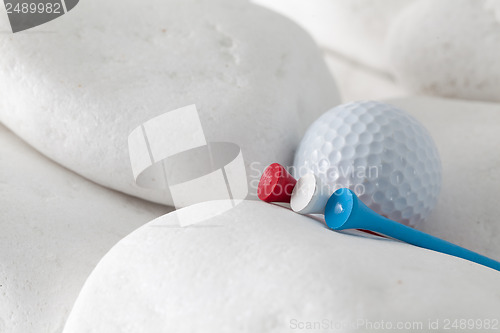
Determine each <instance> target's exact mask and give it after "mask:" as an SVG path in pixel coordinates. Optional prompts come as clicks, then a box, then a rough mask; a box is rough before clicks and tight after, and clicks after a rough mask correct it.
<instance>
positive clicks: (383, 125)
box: [294, 101, 441, 226]
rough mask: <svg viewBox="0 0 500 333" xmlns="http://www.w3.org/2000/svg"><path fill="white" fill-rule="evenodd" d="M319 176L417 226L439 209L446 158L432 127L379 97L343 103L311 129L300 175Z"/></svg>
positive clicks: (299, 157) (298, 160)
mask: <svg viewBox="0 0 500 333" xmlns="http://www.w3.org/2000/svg"><path fill="white" fill-rule="evenodd" d="M308 172H313V173H314V174H316V175H317V176H318V177H319V178H320V179H321V180H322V181H323V182H324V183H325V184H326V185H328V187H329V189H330V191H331V192H332V193H333V191H335V190H336V189H338V188H341V187H347V188H350V189H351V190H352V191H354V192H355V193H356V194H357V195H358V196H359V198H360V199H361V200H362V201H363V202H364V203H365V204H366V205H367V206H368V207H370V208H371V209H373V210H374V211H375V212H377V213H379V214H381V215H384V216H386V217H388V218H389V219H391V220H394V221H398V222H401V223H404V224H407V225H410V226H415V225H417V224H418V223H419V222H421V221H422V220H424V219H425V218H427V216H428V215H429V213H430V212H431V210H432V209H433V208H434V206H435V204H436V201H437V198H438V195H439V191H440V188H441V162H440V160H439V154H438V151H437V148H436V145H435V144H434V141H433V140H432V138H431V136H430V135H429V133H428V132H427V130H426V129H425V128H424V127H423V126H422V125H421V124H420V123H419V122H418V121H417V120H416V119H414V118H413V117H412V116H410V115H409V114H407V113H406V112H404V111H402V110H400V109H397V108H396V107H394V106H392V105H389V104H385V103H380V102H374V101H361V102H352V103H347V104H343V105H340V106H337V107H335V108H333V109H331V110H330V111H328V112H326V113H325V114H323V115H322V116H321V117H320V118H318V119H317V120H316V121H315V122H314V123H313V124H312V125H311V126H310V127H309V129H308V130H307V132H306V134H305V135H304V138H303V139H302V141H301V142H300V144H299V147H298V149H297V152H296V154H295V161H294V173H295V176H296V177H301V176H303V175H305V174H307V173H308Z"/></svg>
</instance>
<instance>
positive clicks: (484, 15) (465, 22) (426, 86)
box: [388, 0, 500, 102]
mask: <svg viewBox="0 0 500 333" xmlns="http://www.w3.org/2000/svg"><path fill="white" fill-rule="evenodd" d="M388 41H389V42H388V54H389V58H390V62H391V64H392V65H393V72H394V74H395V75H396V77H397V79H398V81H399V82H400V83H401V84H402V85H403V86H405V87H406V89H408V90H409V91H410V92H412V93H420V94H427V95H437V96H444V97H453V98H459V99H472V100H482V101H494V102H498V101H500V93H499V92H500V62H499V61H498V59H500V2H499V1H494V0H442V1H432V0H420V1H417V2H416V3H415V4H413V5H412V6H409V7H408V8H407V9H405V11H404V12H402V13H401V14H400V15H399V16H398V18H397V19H396V21H395V22H394V25H393V27H392V29H391V33H390V35H389V39H388Z"/></svg>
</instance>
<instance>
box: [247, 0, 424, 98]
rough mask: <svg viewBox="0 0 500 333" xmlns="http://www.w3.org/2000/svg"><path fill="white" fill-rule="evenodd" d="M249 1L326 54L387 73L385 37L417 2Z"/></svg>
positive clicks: (377, 0)
mask: <svg viewBox="0 0 500 333" xmlns="http://www.w3.org/2000/svg"><path fill="white" fill-rule="evenodd" d="M253 1H254V2H255V3H258V4H260V5H263V6H266V7H269V8H271V9H273V10H276V11H277V12H279V13H282V14H284V15H286V16H288V17H290V18H291V19H293V20H294V21H296V22H297V23H299V24H300V25H301V26H303V27H304V28H305V29H306V30H307V31H308V32H309V33H311V35H312V36H313V37H314V38H315V40H316V41H317V42H318V44H319V45H320V46H321V47H322V48H324V49H326V50H329V52H333V53H337V54H341V55H343V56H344V57H347V58H349V59H351V60H354V61H355V62H358V63H360V64H363V65H366V66H369V67H371V68H373V69H377V70H379V71H383V72H388V70H389V63H388V61H387V57H386V53H385V48H384V46H385V40H386V36H387V33H388V32H389V30H390V28H391V24H392V22H393V21H394V19H395V18H396V17H397V16H398V15H399V13H400V12H401V11H402V10H403V9H404V8H406V7H407V6H408V5H410V4H411V3H413V2H416V1H417V0H349V1H345V0H312V1H303V0H253ZM364 98H365V99H366V98H367V97H364ZM345 101H349V100H345Z"/></svg>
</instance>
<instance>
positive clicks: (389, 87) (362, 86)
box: [324, 53, 408, 101]
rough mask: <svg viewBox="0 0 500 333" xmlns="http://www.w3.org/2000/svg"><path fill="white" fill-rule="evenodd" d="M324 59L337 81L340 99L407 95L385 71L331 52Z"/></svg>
mask: <svg viewBox="0 0 500 333" xmlns="http://www.w3.org/2000/svg"><path fill="white" fill-rule="evenodd" d="M324 59H325V61H326V64H327V66H328V68H329V69H330V72H331V73H332V75H333V77H334V78H335V82H337V86H338V89H339V92H340V96H341V100H342V101H361V100H381V99H387V98H395V97H403V96H406V95H408V93H407V91H406V89H404V88H403V87H401V86H400V85H399V84H397V83H396V82H395V80H394V78H393V77H392V76H390V75H388V74H387V73H381V72H380V71H376V70H373V69H371V68H369V67H367V66H363V65H360V64H359V63H355V62H353V61H350V60H349V59H346V58H345V57H340V56H338V55H335V54H332V53H325V54H324Z"/></svg>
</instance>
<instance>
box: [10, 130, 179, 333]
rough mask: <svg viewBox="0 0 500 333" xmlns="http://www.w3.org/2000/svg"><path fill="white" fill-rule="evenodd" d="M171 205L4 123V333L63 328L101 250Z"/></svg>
mask: <svg viewBox="0 0 500 333" xmlns="http://www.w3.org/2000/svg"><path fill="white" fill-rule="evenodd" d="M168 211H169V210H168V209H167V207H165V206H159V205H156V204H152V203H148V202H145V201H142V200H140V199H136V198H132V197H129V196H126V195H124V194H120V193H118V192H115V191H112V190H108V189H105V188H103V187H101V186H99V185H96V184H94V183H92V182H90V181H88V180H86V179H84V178H82V177H80V176H78V175H76V174H74V173H73V172H71V171H69V170H67V169H65V168H63V167H61V166H59V165H57V164H55V163H54V162H52V161H50V160H49V159H47V158H46V157H44V156H42V155H41V154H40V153H38V152H36V151H35V150H34V149H32V148H31V147H29V146H27V145H26V144H25V143H23V142H22V141H21V140H20V139H19V138H17V137H16V136H15V135H14V134H12V132H10V131H8V130H7V129H5V127H3V126H2V125H0V230H1V232H0V332H5V333H7V332H8V333H38V332H47V333H56V332H61V331H62V329H63V326H64V323H65V322H66V319H67V316H68V314H69V312H70V310H71V307H72V306H73V303H74V301H75V299H76V297H77V296H78V293H79V292H80V289H81V288H82V286H83V283H84V282H85V280H86V278H87V277H88V275H89V274H90V272H91V271H92V269H93V268H94V267H95V265H96V264H97V262H98V261H99V260H100V259H101V257H102V256H103V255H104V254H105V253H106V252H107V251H108V250H109V249H110V248H111V247H112V246H113V245H114V244H115V243H116V242H118V241H119V240H120V239H121V238H123V237H124V236H125V235H127V234H128V233H130V232H132V231H133V230H135V229H136V228H138V227H140V226H141V225H142V224H144V223H145V222H147V221H149V220H151V219H153V218H155V217H158V216H160V215H162V214H164V213H166V212H168Z"/></svg>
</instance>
